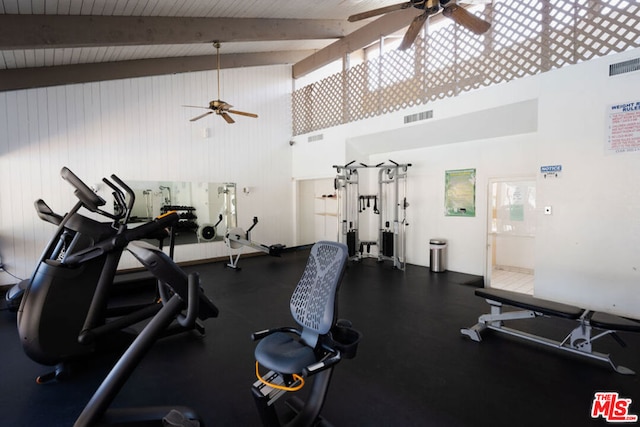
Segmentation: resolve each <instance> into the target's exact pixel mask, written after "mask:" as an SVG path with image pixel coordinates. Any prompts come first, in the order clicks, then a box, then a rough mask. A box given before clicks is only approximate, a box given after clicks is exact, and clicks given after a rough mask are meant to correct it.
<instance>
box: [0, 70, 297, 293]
mask: <svg viewBox="0 0 640 427" xmlns="http://www.w3.org/2000/svg"><path fill="white" fill-rule="evenodd" d="M290 76H291V67H290V66H272V67H257V68H243V69H233V70H222V72H221V88H222V93H221V94H220V98H222V99H224V100H226V101H227V102H229V103H231V104H233V105H234V106H235V107H236V108H237V109H238V110H243V111H250V112H255V113H257V114H258V115H259V118H258V119H252V118H246V117H238V116H236V117H237V118H236V123H235V124H233V125H229V124H227V123H226V122H225V121H224V120H223V119H222V118H220V117H216V116H215V115H212V116H208V117H206V118H204V119H201V120H199V121H197V122H193V123H192V122H189V118H191V117H194V116H196V115H198V114H200V113H202V112H203V110H198V109H191V108H184V107H182V106H181V105H183V104H184V105H202V106H206V105H208V102H209V101H210V100H212V99H216V98H217V93H216V90H217V89H216V80H215V79H216V76H215V72H213V71H211V72H198V73H186V74H176V75H169V76H159V77H149V78H138V79H126V80H117V81H109V82H100V83H88V84H81V85H67V86H59V87H50V88H42V89H32V90H21V91H12V92H3V93H0V182H2V190H0V256H2V262H3V263H4V264H5V268H6V269H7V270H8V271H10V272H11V273H14V274H15V275H17V276H20V277H28V276H29V275H30V273H31V271H32V269H33V268H34V266H35V263H36V261H37V259H38V257H39V255H40V253H41V251H42V249H43V248H44V246H45V244H46V242H47V240H48V239H49V237H50V236H51V234H52V232H53V231H54V228H53V226H51V225H49V224H45V223H43V222H42V221H40V220H39V219H38V218H37V216H36V213H35V210H34V208H33V202H34V201H35V200H36V199H38V198H43V199H44V200H45V201H46V202H47V203H48V204H49V205H50V206H51V208H52V209H53V210H54V211H57V212H60V213H64V212H66V211H67V210H68V209H70V207H71V206H72V204H73V203H74V202H75V199H74V197H73V195H72V191H71V187H70V186H69V185H68V184H66V183H65V182H64V181H63V180H62V179H61V178H60V175H59V172H60V169H61V168H62V167H63V166H67V167H69V168H70V169H71V170H72V171H74V172H75V173H76V174H77V175H78V176H79V177H81V178H82V179H83V180H85V181H86V182H87V183H89V184H93V183H99V182H100V180H101V178H102V177H103V176H109V175H110V174H112V173H115V174H117V175H118V176H119V177H120V178H122V179H124V180H125V181H126V180H170V181H196V182H236V183H237V184H238V188H240V189H241V188H243V187H251V188H252V191H251V193H250V194H249V195H244V194H242V193H241V192H239V193H240V194H239V195H238V222H239V225H240V226H241V227H243V228H247V227H249V226H250V225H251V219H252V218H253V217H254V216H258V217H259V218H260V224H259V225H258V226H257V227H256V228H255V230H254V231H253V232H252V238H254V239H255V240H258V241H263V242H267V243H268V242H278V243H283V244H286V245H291V244H292V243H293V229H292V227H291V223H292V221H293V218H292V212H291V209H283V208H282V206H290V203H291V198H292V191H291V186H290V183H291V154H290V151H291V150H290V147H289V144H288V141H289V139H290V135H291V87H292V82H291V77H290ZM205 128H209V129H210V133H211V137H210V138H204V137H203V130H204V129H205ZM103 187H104V186H103ZM101 195H102V196H103V197H105V198H107V197H110V195H108V193H107V192H106V191H105V190H104V188H103V190H102V191H101ZM274 211H277V215H274ZM226 253H227V251H226V247H225V246H224V244H223V243H221V242H214V243H201V244H197V245H181V246H178V247H177V249H176V259H177V260H179V261H181V260H193V259H205V258H211V257H217V256H223V255H226ZM135 266H136V263H135V261H133V259H132V258H126V259H124V260H123V263H121V267H122V268H128V267H135ZM14 282H15V279H13V278H11V277H9V276H8V275H7V274H6V273H3V274H0V283H4V284H6V283H14Z"/></svg>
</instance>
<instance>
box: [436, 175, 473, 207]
mask: <svg viewBox="0 0 640 427" xmlns="http://www.w3.org/2000/svg"><path fill="white" fill-rule="evenodd" d="M444 185H445V189H444V214H445V216H464V217H474V216H476V170H475V169H458V170H448V171H445V172H444Z"/></svg>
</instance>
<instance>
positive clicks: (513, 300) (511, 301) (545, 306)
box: [475, 288, 584, 319]
mask: <svg viewBox="0 0 640 427" xmlns="http://www.w3.org/2000/svg"><path fill="white" fill-rule="evenodd" d="M475 293H476V295H478V296H479V297H482V298H486V299H489V300H492V301H497V302H500V303H502V304H505V305H510V306H513V307H519V308H524V309H525V310H532V311H537V312H540V313H542V314H546V315H549V316H556V317H563V318H565V319H577V318H579V317H580V316H581V315H582V313H584V310H583V309H581V308H578V307H574V306H572V305H567V304H562V303H559V302H554V301H549V300H545V299H541V298H536V297H533V296H531V295H527V294H521V293H518V292H512V291H505V290H503V289H493V288H482V289H476V291H475Z"/></svg>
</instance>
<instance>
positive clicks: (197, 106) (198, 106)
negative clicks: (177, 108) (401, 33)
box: [181, 105, 209, 110]
mask: <svg viewBox="0 0 640 427" xmlns="http://www.w3.org/2000/svg"><path fill="white" fill-rule="evenodd" d="M181 107H187V108H204V109H206V110H208V109H209V107H201V106H200V105H181Z"/></svg>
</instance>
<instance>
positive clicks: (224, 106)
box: [183, 41, 258, 124]
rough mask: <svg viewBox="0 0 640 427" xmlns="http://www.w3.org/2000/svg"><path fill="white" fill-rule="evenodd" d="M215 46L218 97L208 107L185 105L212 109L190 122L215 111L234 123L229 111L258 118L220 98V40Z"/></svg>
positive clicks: (193, 106) (191, 120)
mask: <svg viewBox="0 0 640 427" xmlns="http://www.w3.org/2000/svg"><path fill="white" fill-rule="evenodd" d="M213 47H215V48H216V69H217V76H218V99H214V100H213V101H210V102H209V106H208V107H199V106H195V105H183V107H189V108H205V109H207V110H211V111H207V112H206V113H204V114H200V115H199V116H196V117H193V118H192V119H189V121H190V122H195V121H196V120H200V119H201V118H203V117H206V116H208V115H209V114H213V113H216V114H217V115H219V116H221V117H222V118H223V119H224V120H225V121H226V122H227V123H229V124H232V123H235V122H236V121H235V120H233V118H232V117H231V116H230V115H229V113H231V114H238V115H240V116H245V117H253V118H258V115H257V114H254V113H247V112H245V111H238V110H232V109H231V108H233V105H231V104H228V103H226V102H224V101H222V100H221V99H220V42H217V41H216V42H213Z"/></svg>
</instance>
